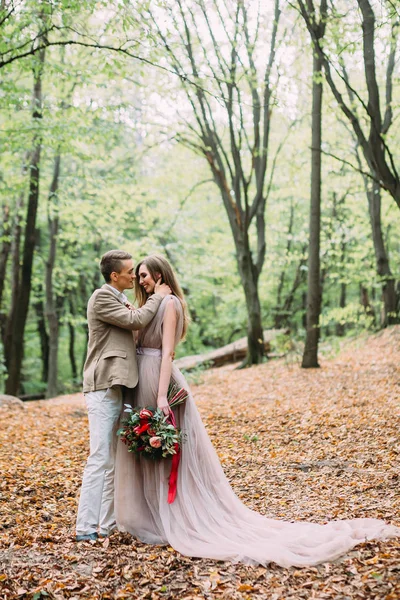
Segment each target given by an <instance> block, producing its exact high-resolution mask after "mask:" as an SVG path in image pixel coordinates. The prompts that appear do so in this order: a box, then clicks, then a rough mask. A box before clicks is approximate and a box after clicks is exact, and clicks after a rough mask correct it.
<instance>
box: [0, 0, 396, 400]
mask: <svg viewBox="0 0 400 600" xmlns="http://www.w3.org/2000/svg"><path fill="white" fill-rule="evenodd" d="M399 16H400V4H399V2H397V1H385V0H379V1H373V0H371V1H370V2H369V1H366V0H357V1H356V0H351V1H349V0H346V1H343V2H342V1H340V0H339V1H338V2H335V3H328V2H325V0H322V1H321V2H320V3H316V5H315V6H314V4H313V2H312V1H311V0H307V1H306V2H304V3H303V2H302V1H301V0H299V1H298V2H295V1H293V2H286V1H283V0H281V1H279V0H275V1H273V0H269V1H263V2H257V1H255V0H240V1H239V0H184V1H183V0H176V1H174V2H170V1H168V0H166V1H161V0H152V1H150V2H141V3H134V2H122V1H121V2H120V1H116V2H91V1H80V2H65V1H63V0H61V1H50V2H49V1H38V0H36V1H30V2H29V1H28V2H24V1H20V2H18V1H17V2H12V1H7V0H2V1H1V3H0V32H1V39H0V78H1V92H0V94H1V96H0V107H1V112H0V123H1V132H0V136H1V137H0V140H1V155H0V168H1V177H0V201H1V210H2V215H3V218H2V224H1V232H0V233H1V238H0V327H1V346H0V348H1V350H0V378H1V387H2V388H3V389H5V390H6V391H7V392H8V393H13V394H35V393H45V394H46V395H47V396H48V397H51V396H54V395H56V394H57V393H63V392H70V391H72V390H74V389H77V388H78V387H79V384H80V381H81V371H82V364H83V361H84V358H85V353H86V342H87V325H86V304H87V300H88V298H89V296H90V294H91V293H92V291H93V290H94V289H95V288H96V287H98V286H99V285H101V283H102V282H101V278H100V273H99V270H98V262H99V258H100V256H101V255H102V253H103V252H105V251H107V250H109V249H111V248H118V247H120V248H123V249H126V250H128V251H130V252H131V253H132V255H133V257H134V260H139V259H140V258H142V257H143V256H144V255H146V254H149V253H152V252H160V253H162V254H164V255H165V256H167V258H168V259H169V260H170V261H171V263H172V264H173V266H174V268H175V270H176V272H177V274H178V277H179V279H180V281H181V283H182V286H183V288H184V291H185V294H186V298H187V301H188V305H189V310H190V315H191V326H190V329H189V333H188V336H187V339H186V341H185V342H184V343H183V344H182V345H181V346H180V347H179V348H178V352H177V356H183V355H188V354H195V353H199V352H202V351H204V350H207V349H210V348H216V347H219V346H222V345H224V344H227V343H229V342H231V341H234V340H235V339H237V338H240V337H242V336H245V335H246V334H247V335H248V337H249V342H250V343H249V356H248V362H249V363H256V362H259V361H260V360H262V356H260V353H261V355H262V350H260V343H259V342H260V332H261V331H262V329H268V328H273V327H276V328H288V329H289V330H290V339H291V340H293V339H298V340H302V341H305V340H306V338H307V337H308V336H309V335H310V334H314V333H315V332H316V333H317V334H321V336H322V338H329V339H330V340H331V341H332V342H334V340H335V339H336V336H339V337H340V336H343V335H353V334H354V333H357V332H359V331H360V329H365V328H371V329H377V328H381V327H384V326H386V325H387V324H390V323H395V322H398V316H399V305H400V286H399V280H400V253H399V249H400V214H399V207H400V183H399V176H398V171H397V169H398V165H399V164H400V155H399V154H400V153H399V146H398V143H396V140H397V139H398V137H399V122H400V121H399V114H400V105H399V99H400V85H399V84H400V77H399V69H398V64H399V52H400V49H399V48H398V46H399V44H398V33H399ZM318 102H320V103H321V109H319V104H318ZM318 124H319V126H320V127H318ZM321 124H322V128H321ZM321 129H322V140H321V135H319V133H321ZM320 182H322V183H320ZM310 198H311V203H310ZM310 206H311V212H310ZM319 211H320V212H319ZM310 217H311V218H310ZM307 298H308V301H307ZM319 298H322V304H321V306H320V305H319ZM313 299H314V300H315V301H314V303H313V302H312V300H313ZM315 318H317V321H315ZM313 319H314V321H313ZM313 323H314V324H313ZM315 323H317V326H316V325H315ZM276 343H277V344H278V345H279V344H280V345H281V348H280V350H282V347H283V346H285V344H286V338H285V337H281V338H279V339H278V341H277V342H276ZM312 344H313V348H314V350H315V355H316V350H317V347H318V338H317V339H316V340H315V339H314V341H312ZM261 345H262V344H261ZM278 349H279V348H278ZM315 358H316V356H314V362H316V361H315ZM299 359H300V357H299ZM303 362H304V357H303ZM304 366H307V365H304ZM308 366H312V365H308ZM314 366H315V365H314Z"/></svg>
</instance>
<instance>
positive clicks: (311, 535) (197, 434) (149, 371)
mask: <svg viewBox="0 0 400 600" xmlns="http://www.w3.org/2000/svg"><path fill="white" fill-rule="evenodd" d="M160 276H161V278H162V280H163V282H164V283H166V284H167V285H169V287H170V288H171V290H172V292H173V295H171V296H167V297H166V298H164V300H163V301H162V303H161V305H160V308H159V310H158V312H157V314H156V316H155V317H154V319H153V320H152V321H151V322H150V324H149V325H147V327H146V328H145V329H143V330H142V331H141V332H140V333H139V339H138V348H137V353H138V356H137V358H138V368H139V384H138V386H137V387H136V388H135V390H134V392H133V398H132V404H133V405H134V406H154V407H155V406H158V407H159V408H161V409H162V410H163V411H164V413H165V414H168V413H169V410H170V409H169V405H168V401H167V391H168V385H169V382H170V380H171V378H172V379H173V380H174V381H176V382H177V383H178V385H179V386H180V387H183V388H185V389H186V390H189V387H188V384H187V382H186V380H185V378H184V377H183V375H182V373H180V371H179V370H178V369H177V367H176V366H175V365H174V363H173V360H172V359H173V355H174V354H173V353H174V348H175V347H176V345H177V344H178V342H179V341H180V340H181V339H182V337H183V336H184V334H185V331H186V328H187V322H188V319H187V309H186V304H185V301H184V298H183V294H182V291H181V288H180V286H179V284H178V282H177V279H176V276H175V274H174V272H173V270H172V268H171V266H170V265H169V263H168V262H167V261H166V259H165V258H163V257H162V256H158V255H153V256H149V257H147V258H145V259H143V260H142V261H141V262H140V263H139V264H138V266H137V267H136V294H137V298H138V300H139V304H140V305H143V304H144V303H145V301H146V298H147V297H148V296H149V295H150V294H152V293H153V290H154V286H155V282H156V281H157V279H158V278H159V277H160ZM174 414H175V417H176V421H177V424H178V426H179V427H180V428H181V429H182V432H183V434H184V437H185V441H184V443H183V444H182V452H181V460H180V464H179V475H178V486H177V494H176V498H175V501H174V502H173V503H172V504H169V503H168V479H169V474H170V470H171V459H162V460H160V461H159V462H153V461H150V460H146V459H144V458H141V457H137V456H134V455H132V454H130V453H129V452H128V450H127V447H126V446H125V444H123V443H121V442H118V450H117V458H116V474H115V511H116V518H117V524H118V528H119V529H120V530H121V531H128V532H130V533H131V534H132V535H134V536H135V537H136V538H138V539H139V540H141V541H143V542H145V543H148V544H165V543H168V544H169V545H171V546H172V547H173V548H175V550H177V551H179V552H180V553H181V554H184V555H187V556H192V557H195V556H196V557H207V558H214V559H217V560H224V561H225V560H230V561H233V562H243V563H247V564H262V565H266V564H268V563H269V562H275V563H277V564H279V565H281V566H283V567H289V566H292V565H294V566H311V565H316V564H318V563H322V562H326V561H332V560H334V559H336V558H338V557H339V556H340V555H342V554H344V553H345V552H347V551H348V550H350V549H351V548H353V547H354V546H356V545H357V544H359V543H361V542H364V541H366V540H370V539H380V540H382V539H388V538H391V537H396V536H400V528H398V527H395V526H393V525H388V524H386V523H385V522H384V521H380V520H378V519H352V520H342V521H331V522H329V523H327V524H324V525H318V524H315V523H309V522H300V521H299V522H287V521H280V520H275V519H270V518H266V517H264V516H262V515H260V514H258V513H257V512H255V511H253V510H250V509H249V508H247V507H246V506H245V505H244V504H242V503H241V502H240V500H239V499H238V498H237V496H236V495H235V494H234V492H233V491H232V489H231V487H230V485H229V482H228V480H227V478H226V476H225V474H224V472H223V470H222V467H221V465H220V463H219V460H218V456H217V454H216V452H215V450H214V447H213V445H212V443H211V441H210V439H209V437H208V435H207V432H206V429H205V427H204V425H203V423H202V421H201V418H200V415H199V413H198V411H197V408H196V405H195V402H194V399H193V397H192V395H191V394H190V393H189V398H188V399H187V400H186V402H185V403H184V404H183V405H178V406H177V407H176V408H174ZM266 500H267V499H266Z"/></svg>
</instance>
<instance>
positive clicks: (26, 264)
mask: <svg viewBox="0 0 400 600" xmlns="http://www.w3.org/2000/svg"><path fill="white" fill-rule="evenodd" d="M44 62H45V49H44V48H42V49H41V51H40V52H39V53H38V55H37V56H36V57H35V59H34V68H33V109H32V120H33V123H34V124H35V133H34V138H33V143H32V152H31V155H30V164H29V189H28V201H27V216H26V224H25V231H24V243H23V253H22V265H21V272H20V284H19V285H18V289H17V292H16V299H15V303H14V307H15V308H14V314H13V315H12V320H11V321H10V336H9V340H8V344H7V346H5V353H6V364H7V371H8V377H7V381H6V393H8V394H12V395H16V394H17V393H18V391H19V386H20V380H21V366H22V358H23V349H24V332H25V323H26V319H27V316H28V309H29V299H30V292H31V287H32V266H33V256H34V252H35V244H36V217H37V211H38V203H39V181H40V154H41V149H42V135H41V131H40V125H39V122H40V120H41V118H42V73H43V67H44ZM16 275H17V277H18V276H19V272H18V273H16ZM18 279H19V277H18Z"/></svg>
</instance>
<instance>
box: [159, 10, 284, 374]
mask: <svg viewBox="0 0 400 600" xmlns="http://www.w3.org/2000/svg"><path fill="white" fill-rule="evenodd" d="M211 6H212V8H213V11H214V13H215V16H216V18H217V19H218V21H219V26H220V28H221V31H222V30H225V32H226V34H225V36H224V38H225V39H224V40H223V41H222V40H220V39H217V36H216V33H215V28H214V24H213V22H212V20H211V19H210V10H209V9H210V7H209V6H208V4H206V2H204V0H196V1H195V2H193V3H192V4H191V5H189V4H187V3H184V2H182V0H177V1H176V10H175V8H174V9H171V10H170V11H169V13H168V18H169V19H170V22H171V25H172V27H173V30H174V33H175V36H177V39H178V42H179V45H177V44H176V41H174V40H173V39H172V38H171V37H170V35H168V33H166V32H165V30H164V29H163V28H162V26H161V25H160V21H161V19H160V18H159V14H158V13H157V15H155V14H154V13H153V12H152V11H151V9H150V10H149V13H148V14H149V19H150V22H151V25H152V27H153V29H154V30H155V31H156V32H157V34H158V38H159V39H160V40H161V41H162V43H163V45H164V50H165V54H166V56H167V57H168V58H169V61H170V64H171V67H172V68H173V70H174V71H175V73H176V74H177V75H179V77H180V78H181V81H182V83H183V89H184V91H185V93H186V97H187V99H188V101H189V104H190V106H191V109H192V113H193V116H194V119H195V124H196V125H195V126H194V125H192V124H191V123H189V122H188V121H187V120H186V131H184V132H182V133H180V134H179V135H178V136H177V139H178V140H179V141H180V142H181V143H183V144H185V145H186V146H188V147H189V148H191V149H192V150H194V151H195V152H197V153H198V154H200V155H201V156H203V157H204V158H205V160H206V161H207V163H208V165H209V168H210V170H211V173H212V176H213V179H214V181H215V183H216V185H217V186H218V189H219V191H220V194H221V199H222V202H223V204H224V207H225V210H226V213H227V216H228V220H229V225H230V228H231V232H232V236H233V239H234V243H235V248H236V259H237V265H238V271H239V274H240V278H241V282H242V286H243V290H244V294H245V299H246V306H247V314H248V355H247V359H246V361H245V364H249V365H250V364H257V363H259V362H260V361H261V360H262V359H263V354H264V343H263V327H262V315H261V305H260V298H259V290H258V283H259V277H260V274H261V271H262V268H263V265H264V259H265V249H266V243H265V230H266V222H265V208H266V202H267V189H268V186H267V183H268V182H267V164H268V149H269V134H270V126H271V114H272V103H273V84H272V81H273V79H272V72H273V67H274V63H275V55H276V45H277V34H278V24H279V18H280V12H281V11H280V7H279V0H275V4H274V17H273V19H274V20H273V25H272V29H271V37H270V40H269V54H268V58H267V61H266V66H265V69H264V72H263V75H262V76H260V74H259V69H258V66H257V64H256V63H257V58H256V50H257V49H258V47H257V46H258V42H259V35H260V14H258V15H257V17H256V21H257V23H256V27H255V28H254V31H252V30H251V27H250V23H249V14H248V7H247V3H246V2H245V1H243V0H235V2H234V3H233V7H234V10H233V11H232V12H230V11H229V10H226V8H227V7H226V6H224V3H223V2H220V1H219V0H213V1H212V3H211ZM224 8H225V12H224ZM200 20H201V21H202V26H201V27H200V25H199V22H200ZM206 32H207V34H206ZM203 73H207V77H208V78H209V80H210V81H212V83H213V85H214V86H215V87H214V88H213V89H214V90H215V91H214V92H209V91H208V90H207V89H206V88H205V86H204V76H203ZM246 101H247V102H249V104H250V105H251V121H250V122H249V120H248V119H247V118H246V116H245V114H244V103H245V102H246ZM217 111H218V112H220V113H221V118H220V119H219V118H218V117H217ZM225 124H226V128H227V134H226V135H225V134H224V129H225ZM252 238H255V244H254V246H253V243H252Z"/></svg>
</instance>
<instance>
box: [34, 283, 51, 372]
mask: <svg viewBox="0 0 400 600" xmlns="http://www.w3.org/2000/svg"><path fill="white" fill-rule="evenodd" d="M39 293H40V299H39V300H38V301H37V302H35V304H34V309H35V312H36V316H37V329H38V333H39V339H40V356H41V359H42V378H41V380H42V381H43V383H47V380H48V376H49V336H48V333H47V330H46V319H45V316H44V304H43V300H42V295H43V290H42V287H41V286H40V290H39Z"/></svg>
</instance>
